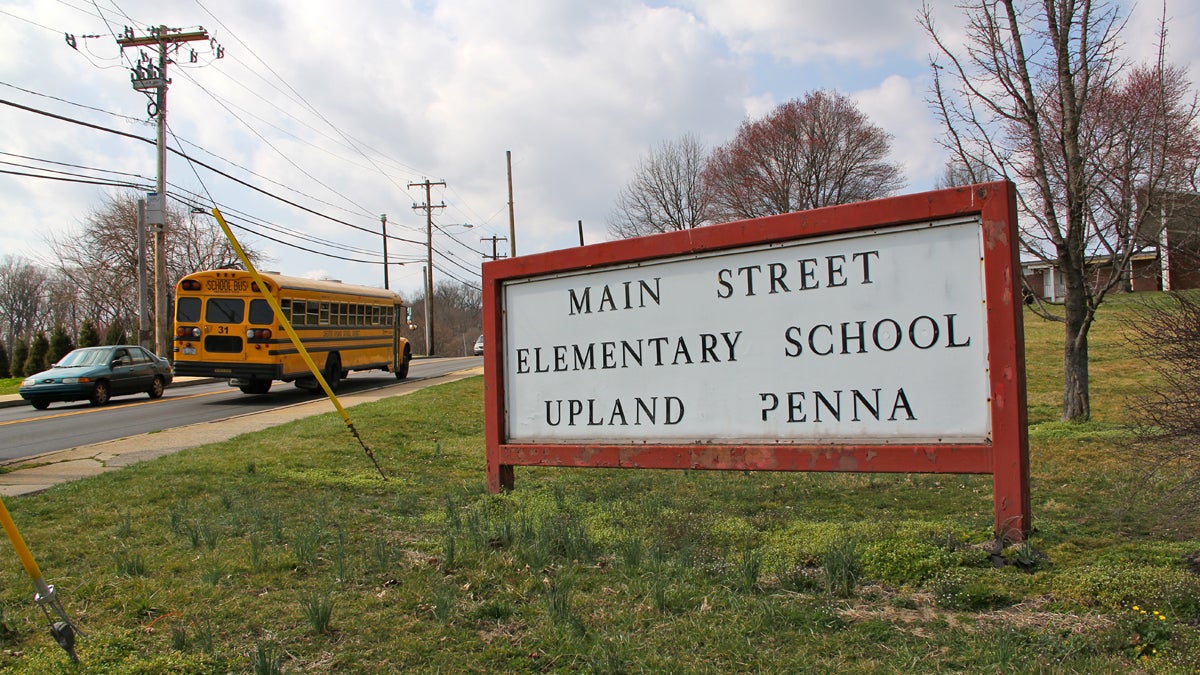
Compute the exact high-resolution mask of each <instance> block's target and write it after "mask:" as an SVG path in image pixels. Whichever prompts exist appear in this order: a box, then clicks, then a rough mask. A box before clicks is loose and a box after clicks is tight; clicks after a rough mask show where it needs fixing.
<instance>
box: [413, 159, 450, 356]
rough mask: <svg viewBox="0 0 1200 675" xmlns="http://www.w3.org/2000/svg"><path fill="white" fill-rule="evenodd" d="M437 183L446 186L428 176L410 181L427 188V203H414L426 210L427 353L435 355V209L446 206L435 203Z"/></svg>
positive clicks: (444, 203)
mask: <svg viewBox="0 0 1200 675" xmlns="http://www.w3.org/2000/svg"><path fill="white" fill-rule="evenodd" d="M435 185H441V186H442V187H445V185H446V182H445V181H438V182H436V183H432V182H430V181H429V179H428V178H426V179H425V181H424V182H422V183H409V184H408V187H423V188H425V203H424V204H413V210H414V211H422V210H423V211H425V264H426V265H427V267H426V268H425V355H426V356H433V355H434V354H435V353H436V352H435V351H434V348H433V210H434V209H444V208H446V202H442V203H441V204H434V203H433V202H432V200H431V199H430V192H429V191H430V189H432V188H433V186H435Z"/></svg>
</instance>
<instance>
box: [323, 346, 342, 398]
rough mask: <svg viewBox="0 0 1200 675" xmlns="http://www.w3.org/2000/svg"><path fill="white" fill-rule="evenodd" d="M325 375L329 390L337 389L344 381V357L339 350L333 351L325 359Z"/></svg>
mask: <svg viewBox="0 0 1200 675" xmlns="http://www.w3.org/2000/svg"><path fill="white" fill-rule="evenodd" d="M324 375H325V383H326V384H328V385H329V390H330V391H337V390H338V386H339V385H340V384H341V383H342V357H341V356H340V355H339V354H338V353H337V352H332V353H331V354H330V355H329V356H328V357H327V358H326V359H325V372H324Z"/></svg>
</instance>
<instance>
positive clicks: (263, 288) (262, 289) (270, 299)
mask: <svg viewBox="0 0 1200 675" xmlns="http://www.w3.org/2000/svg"><path fill="white" fill-rule="evenodd" d="M212 214H213V217H215V218H216V219H217V222H218V223H219V224H220V225H221V229H222V230H223V231H224V232H225V237H226V238H227V239H229V243H230V244H231V245H232V246H233V250H234V251H236V252H237V254H238V258H239V259H240V260H241V261H242V264H243V265H245V266H246V271H247V272H249V273H250V276H252V277H254V281H255V283H257V284H258V292H259V293H261V294H262V296H263V298H265V299H266V301H267V304H269V305H270V306H271V310H272V311H274V312H275V316H277V317H279V322H280V323H282V324H283V330H284V331H286V332H287V334H288V337H289V338H291V340H292V344H293V345H294V346H295V347H296V351H298V352H300V356H301V358H303V359H304V363H305V364H306V365H307V366H308V369H309V371H310V372H312V374H313V377H314V378H316V380H317V382H319V383H320V384H321V389H324V390H325V395H326V396H328V397H329V400H330V401H332V402H333V407H335V408H337V411H338V414H339V415H341V416H342V421H343V422H345V423H346V426H347V427H348V428H349V429H350V433H351V434H353V435H354V438H355V440H357V441H358V444H359V445H361V446H362V449H363V450H365V451H366V453H367V457H370V458H371V462H372V463H373V464H374V465H375V468H376V469H377V470H378V471H379V475H380V476H382V477H383V479H384V480H387V475H385V474H384V473H383V469H382V468H381V467H380V466H379V462H378V461H376V460H375V453H373V452H371V449H370V448H368V447H367V444H366V443H364V442H363V440H362V437H361V436H359V435H358V429H355V428H354V423H353V422H351V421H350V415H348V414H346V409H345V408H343V407H342V404H341V402H340V401H338V398H337V396H336V395H334V393H333V390H332V389H330V388H329V383H328V382H326V381H325V376H324V375H322V374H321V371H320V369H318V368H317V364H316V363H315V362H313V360H312V357H311V356H309V355H308V350H307V349H305V348H304V344H303V343H301V342H300V336H299V335H297V334H296V331H295V329H293V328H292V322H291V321H289V320H288V318H287V317H286V316H284V314H283V309H282V308H281V307H280V306H279V301H277V300H276V299H275V296H273V295H271V294H270V293H268V292H267V283H266V282H265V281H263V278H262V277H261V276H259V274H258V270H256V269H254V264H253V263H251V262H250V258H248V257H246V252H245V251H243V250H242V245H241V244H239V243H238V240H237V237H235V236H233V230H231V229H229V225H228V224H227V223H226V222H225V217H224V216H222V215H221V211H220V209H218V208H216V207H213V210H212Z"/></svg>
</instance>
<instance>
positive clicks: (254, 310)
mask: <svg viewBox="0 0 1200 675" xmlns="http://www.w3.org/2000/svg"><path fill="white" fill-rule="evenodd" d="M274 322H275V312H273V311H271V305H269V304H267V301H266V300H251V301H250V323H252V324H256V325H259V326H269V325H271V324H272V323H274Z"/></svg>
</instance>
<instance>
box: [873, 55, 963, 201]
mask: <svg viewBox="0 0 1200 675" xmlns="http://www.w3.org/2000/svg"><path fill="white" fill-rule="evenodd" d="M924 93H925V82H924V81H923V80H921V79H916V80H910V79H907V78H904V77H900V76H899V75H893V76H891V77H889V78H887V79H886V80H884V81H883V82H881V83H880V84H879V86H878V87H874V88H872V89H866V90H862V91H858V92H854V93H853V97H854V100H855V101H856V102H857V103H858V106H859V108H860V109H861V110H862V111H863V113H865V114H866V115H867V117H868V118H870V119H871V120H872V121H873V122H874V123H875V124H878V125H879V126H880V127H882V128H883V130H884V131H886V132H888V133H889V134H891V135H892V157H893V160H894V161H898V162H900V163H902V164H903V165H904V168H905V173H906V175H907V176H908V185H907V187H906V190H907V191H910V192H916V191H924V190H930V189H932V188H933V182H934V179H935V178H936V177H937V175H938V174H940V173H941V171H942V168H943V166H944V164H945V158H946V155H945V152H944V151H943V149H942V148H941V146H939V145H937V144H936V143H934V142H932V141H933V139H935V138H937V137H938V136H939V134H940V133H941V128H940V127H939V126H938V125H937V123H936V121H935V120H934V119H933V118H932V117H931V116H930V115H929V108H928V105H927V104H926V103H925V100H924Z"/></svg>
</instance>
